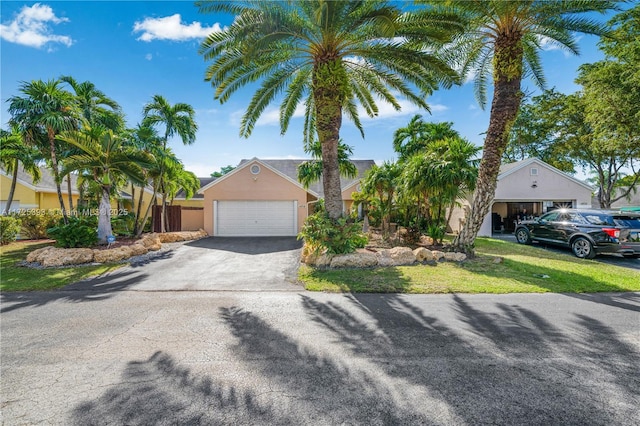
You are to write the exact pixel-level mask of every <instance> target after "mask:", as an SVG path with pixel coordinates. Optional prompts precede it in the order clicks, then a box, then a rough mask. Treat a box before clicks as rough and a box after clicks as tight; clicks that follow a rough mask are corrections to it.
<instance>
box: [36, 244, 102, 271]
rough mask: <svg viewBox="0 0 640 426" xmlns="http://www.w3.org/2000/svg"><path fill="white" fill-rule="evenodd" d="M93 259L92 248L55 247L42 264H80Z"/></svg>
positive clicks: (48, 265)
mask: <svg viewBox="0 0 640 426" xmlns="http://www.w3.org/2000/svg"><path fill="white" fill-rule="evenodd" d="M92 261H93V250H92V249H90V248H73V249H62V248H54V249H53V250H49V251H48V252H47V254H46V255H45V256H44V258H43V259H42V260H41V262H40V263H41V264H42V266H45V267H50V266H65V265H80V264H83V263H90V262H92Z"/></svg>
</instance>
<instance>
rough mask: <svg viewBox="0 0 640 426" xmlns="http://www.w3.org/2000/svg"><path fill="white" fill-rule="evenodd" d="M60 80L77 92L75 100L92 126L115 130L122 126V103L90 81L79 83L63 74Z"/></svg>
mask: <svg viewBox="0 0 640 426" xmlns="http://www.w3.org/2000/svg"><path fill="white" fill-rule="evenodd" d="M60 81H62V82H63V83H67V84H68V85H69V86H70V87H71V88H72V89H73V92H74V93H75V102H76V104H77V105H78V108H79V109H80V113H81V114H82V117H83V118H84V119H85V120H86V121H87V122H88V123H89V125H91V126H95V125H101V126H104V127H106V128H108V129H111V130H113V131H116V130H117V129H118V128H120V127H122V124H123V118H122V110H121V108H120V105H118V103H117V102H116V101H114V100H113V99H111V98H109V97H108V96H107V95H105V94H104V92H102V91H101V90H98V89H97V88H96V86H95V84H93V83H92V82H90V81H83V82H82V83H79V82H78V81H76V79H74V78H73V77H71V76H68V75H66V76H62V77H60Z"/></svg>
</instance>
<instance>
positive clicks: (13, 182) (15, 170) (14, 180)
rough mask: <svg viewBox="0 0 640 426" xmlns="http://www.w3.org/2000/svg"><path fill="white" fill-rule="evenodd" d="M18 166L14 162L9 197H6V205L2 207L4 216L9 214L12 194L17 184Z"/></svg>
mask: <svg viewBox="0 0 640 426" xmlns="http://www.w3.org/2000/svg"><path fill="white" fill-rule="evenodd" d="M18 164H19V163H18V160H14V163H13V174H12V175H11V187H10V188H9V196H8V197H7V205H6V206H4V214H9V210H11V203H12V202H13V194H14V193H15V192H16V183H17V182H18Z"/></svg>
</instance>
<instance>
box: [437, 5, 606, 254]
mask: <svg viewBox="0 0 640 426" xmlns="http://www.w3.org/2000/svg"><path fill="white" fill-rule="evenodd" d="M425 3H428V4H429V5H432V4H433V2H432V1H425ZM617 3H618V2H616V1H603V0H594V1H588V2H587V1H582V0H528V1H524V0H523V1H502V0H487V1H467V0H443V1H441V2H438V4H439V5H442V6H443V7H446V8H447V9H448V8H453V9H454V10H455V11H457V12H458V13H459V14H460V16H462V17H463V18H464V19H465V21H466V29H465V31H464V32H463V33H462V34H460V35H459V36H458V37H456V39H455V40H454V42H453V43H451V45H449V46H448V50H447V52H448V53H449V55H450V56H449V59H450V60H451V61H453V62H454V63H457V64H458V66H459V68H460V70H461V72H462V75H463V76H470V75H473V76H474V81H475V84H474V89H475V93H476V97H477V99H478V101H479V103H480V105H481V106H482V107H484V106H485V104H486V101H487V94H486V91H487V85H488V83H489V82H492V83H493V99H492V103H491V114H490V118H489V128H488V130H487V133H486V137H485V141H484V149H483V154H482V161H481V163H480V168H479V173H478V181H477V186H476V190H475V192H474V196H473V201H472V205H471V214H470V217H469V218H468V219H467V221H466V222H465V226H464V227H463V229H462V230H461V232H460V234H459V235H458V236H457V237H456V239H455V241H454V246H455V247H456V248H457V249H459V250H464V251H466V252H469V253H473V244H474V241H475V238H476V236H477V234H478V231H479V230H480V226H481V225H482V222H483V220H484V218H485V216H486V215H487V213H488V212H489V209H490V207H491V203H492V201H493V198H494V195H495V188H496V182H497V177H498V173H499V170H500V163H501V158H502V154H503V152H504V150H505V147H506V145H507V140H508V135H509V129H510V127H511V126H512V125H513V123H514V121H515V119H516V116H517V114H518V110H519V108H520V103H521V100H522V97H523V94H522V90H521V81H522V79H523V77H524V76H527V75H529V76H531V78H532V79H533V81H534V82H535V83H536V84H538V85H539V86H543V85H544V76H543V74H542V65H541V63H540V58H539V53H538V52H539V50H540V48H541V45H542V41H544V42H545V43H551V44H553V45H556V46H559V47H561V48H564V49H565V50H567V51H569V52H571V53H576V54H577V53H578V46H577V41H576V34H577V33H586V34H604V33H605V32H606V28H605V26H604V25H602V24H600V23H598V22H597V21H596V20H594V19H591V18H589V17H586V16H585V14H586V13H589V12H601V13H604V12H606V11H607V10H610V9H612V8H614V7H615V6H616V4H617Z"/></svg>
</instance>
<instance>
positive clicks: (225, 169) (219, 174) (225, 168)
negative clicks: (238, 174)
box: [211, 164, 235, 178]
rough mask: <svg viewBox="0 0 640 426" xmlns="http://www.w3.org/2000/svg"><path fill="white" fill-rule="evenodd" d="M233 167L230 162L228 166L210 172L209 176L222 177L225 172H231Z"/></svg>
mask: <svg viewBox="0 0 640 426" xmlns="http://www.w3.org/2000/svg"><path fill="white" fill-rule="evenodd" d="M233 169H235V167H234V166H232V165H231V164H229V165H228V166H224V167H221V168H220V171H219V172H213V173H211V177H213V178H219V177H222V176H224V175H226V174H227V173H229V172H231V171H232V170H233Z"/></svg>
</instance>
